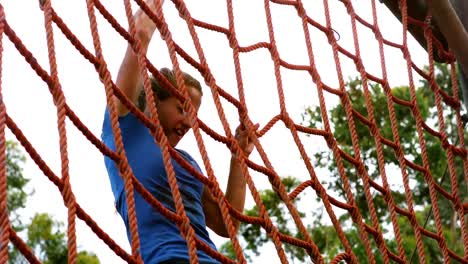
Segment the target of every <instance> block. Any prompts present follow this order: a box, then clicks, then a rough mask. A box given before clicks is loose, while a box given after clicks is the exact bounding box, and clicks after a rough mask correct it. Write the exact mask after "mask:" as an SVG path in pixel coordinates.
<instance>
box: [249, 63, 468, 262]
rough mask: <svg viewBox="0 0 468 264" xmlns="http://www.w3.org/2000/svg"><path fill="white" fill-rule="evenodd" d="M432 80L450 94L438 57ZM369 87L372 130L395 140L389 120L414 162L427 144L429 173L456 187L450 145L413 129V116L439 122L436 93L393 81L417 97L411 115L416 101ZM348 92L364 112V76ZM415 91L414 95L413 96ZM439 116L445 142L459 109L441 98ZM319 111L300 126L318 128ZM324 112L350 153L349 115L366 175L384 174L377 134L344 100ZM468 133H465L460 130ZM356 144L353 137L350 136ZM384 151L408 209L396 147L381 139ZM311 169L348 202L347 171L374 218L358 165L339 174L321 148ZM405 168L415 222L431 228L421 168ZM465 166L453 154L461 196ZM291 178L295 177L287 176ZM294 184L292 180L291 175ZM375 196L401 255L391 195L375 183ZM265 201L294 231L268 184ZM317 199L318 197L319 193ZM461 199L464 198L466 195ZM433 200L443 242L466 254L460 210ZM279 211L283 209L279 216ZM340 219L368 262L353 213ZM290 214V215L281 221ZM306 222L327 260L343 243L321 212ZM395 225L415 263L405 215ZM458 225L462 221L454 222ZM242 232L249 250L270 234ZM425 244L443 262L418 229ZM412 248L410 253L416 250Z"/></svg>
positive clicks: (453, 134) (365, 213)
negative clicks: (317, 170)
mask: <svg viewBox="0 0 468 264" xmlns="http://www.w3.org/2000/svg"><path fill="white" fill-rule="evenodd" d="M435 79H436V82H437V84H438V86H439V87H440V88H441V89H442V90H443V91H444V92H446V93H447V94H449V95H452V94H453V90H452V84H451V76H450V70H449V69H448V67H447V66H446V65H442V64H436V66H435ZM368 89H369V94H370V101H371V103H372V107H373V112H372V113H373V115H374V118H375V123H376V127H375V128H376V129H378V132H379V133H380V135H381V136H382V137H384V138H386V139H388V140H390V141H395V140H396V137H395V135H394V133H393V131H392V125H393V126H394V128H396V129H397V131H398V138H399V142H400V143H401V147H402V150H403V152H404V154H405V158H406V159H408V160H410V161H411V162H413V163H415V164H419V165H422V164H423V155H422V151H421V148H422V146H421V145H422V144H421V142H424V143H425V146H426V153H427V159H428V163H427V164H428V166H429V169H430V172H431V175H432V177H433V178H434V180H435V181H436V182H437V183H439V184H440V185H441V186H442V188H444V189H445V190H446V191H447V192H448V193H453V190H452V184H453V183H452V181H451V177H450V176H449V171H448V158H447V152H446V150H445V149H444V148H443V147H442V142H441V140H440V139H439V138H438V137H436V136H434V135H432V134H430V133H428V132H427V130H423V135H422V139H423V141H421V139H420V137H419V135H418V131H417V125H416V124H417V120H416V117H415V116H417V115H420V117H421V119H422V120H423V121H424V122H425V123H426V124H427V125H429V126H430V127H432V128H433V129H434V130H436V131H439V130H440V129H441V126H440V123H439V120H438V116H437V114H438V113H437V108H436V101H435V97H434V92H433V90H432V89H431V86H430V83H428V82H427V81H421V83H420V85H419V86H418V87H416V88H415V89H413V90H412V89H411V88H410V87H407V86H400V87H395V88H393V89H392V90H391V93H392V95H393V96H394V97H395V98H397V99H399V100H400V101H401V100H405V101H406V102H410V103H411V102H412V103H416V106H417V109H418V111H419V114H416V111H415V108H411V107H409V106H405V105H402V104H396V103H394V104H393V106H389V100H391V99H390V98H389V97H388V96H387V95H386V93H385V92H384V89H383V88H382V87H381V86H380V84H377V83H373V82H369V83H368ZM346 90H347V95H348V98H349V100H350V103H351V107H352V109H354V111H356V112H358V113H359V114H361V115H362V116H364V117H366V118H368V119H369V111H370V109H369V108H368V107H367V105H366V101H365V100H366V98H365V93H364V87H363V84H362V81H361V80H360V79H358V78H354V79H350V80H349V81H348V82H347V89H346ZM412 94H413V95H412ZM391 107H393V109H394V113H395V119H396V122H395V123H394V124H392V122H391V118H390V111H389V108H391ZM442 109H443V111H442V115H443V118H444V121H445V131H446V133H447V136H448V138H447V139H448V141H449V142H450V143H451V144H457V143H458V140H459V135H458V134H457V133H458V131H457V126H456V124H457V123H456V113H455V112H454V111H453V110H451V108H450V107H447V106H446V105H444V104H442ZM323 114H325V113H322V112H321V109H320V108H319V107H309V108H307V109H306V110H305V111H304V114H303V120H304V125H306V126H308V127H311V128H319V129H323V123H322V122H323V120H322V118H323V116H324V115H323ZM326 114H327V116H328V118H329V120H330V121H331V125H332V131H333V135H334V138H335V140H336V142H337V143H338V145H339V148H340V149H341V150H343V151H344V152H346V153H348V154H349V155H351V156H354V155H355V145H353V138H352V135H351V133H350V124H351V120H350V118H352V121H353V122H354V126H355V129H356V134H357V139H358V142H357V143H358V144H359V151H360V158H361V160H362V161H363V163H364V166H365V168H366V172H367V174H368V176H369V177H370V178H371V179H372V180H374V181H377V182H381V181H382V172H383V171H382V168H380V167H379V164H378V159H377V145H376V141H375V140H376V139H375V134H373V133H372V128H371V127H369V126H368V125H367V124H365V123H364V122H363V121H361V120H360V119H359V118H356V116H355V115H353V114H351V116H350V115H349V114H347V111H346V109H345V108H344V107H343V104H338V105H336V106H334V107H332V108H331V109H329V110H328V111H327V113H326ZM463 136H464V137H465V138H466V132H465V135H463ZM354 143H356V142H354ZM383 156H384V160H385V167H384V168H385V172H386V175H387V178H388V181H389V184H391V190H392V192H391V196H392V198H393V200H394V203H395V204H396V205H397V206H399V207H400V208H408V203H407V200H406V193H405V190H404V189H403V185H402V183H401V182H402V176H401V169H400V167H401V164H400V162H399V159H398V156H397V154H396V153H395V150H394V149H393V148H391V147H389V146H387V145H384V146H383ZM312 162H313V163H314V166H315V167H316V168H320V169H324V171H328V172H329V173H328V175H329V177H328V178H327V179H326V180H324V181H323V182H322V184H323V185H324V186H325V187H326V188H327V190H328V192H329V194H331V195H332V196H335V197H337V198H339V199H341V200H344V201H347V199H346V197H347V196H346V195H345V188H344V186H343V181H342V179H341V176H346V177H347V179H348V180H349V182H350V184H351V189H352V192H353V196H354V199H355V202H356V204H357V207H358V208H359V212H360V214H361V215H362V217H363V220H364V221H365V222H366V223H371V219H370V215H369V214H370V210H369V204H368V201H367V199H366V197H365V192H364V183H363V176H364V175H361V174H360V173H359V170H358V169H357V168H356V167H355V166H354V165H353V164H351V163H349V162H347V161H345V160H344V161H343V165H344V171H345V175H340V173H339V171H338V164H337V161H336V157H335V156H334V154H333V152H332V151H331V150H325V151H319V152H317V153H316V154H315V156H314V157H313V159H312ZM406 172H407V174H408V176H409V179H410V187H411V195H412V199H413V202H414V208H415V210H416V219H417V221H418V224H419V225H420V226H424V227H425V229H427V230H429V231H432V232H436V228H435V222H434V216H433V212H432V202H431V200H430V198H429V189H428V184H427V180H426V179H425V175H423V173H421V172H420V171H418V170H414V169H412V168H409V167H407V168H406ZM465 173H467V172H464V169H463V162H462V160H461V159H460V158H458V157H456V158H455V171H454V174H455V179H456V181H457V185H458V190H457V191H458V195H459V197H460V198H462V199H466V197H468V193H467V186H466V182H465ZM291 179H292V181H294V178H292V177H291ZM295 184H297V182H295ZM371 193H372V194H371V195H372V203H373V204H374V206H375V209H376V213H377V216H378V220H379V223H380V227H379V228H380V231H381V232H382V233H383V234H384V238H385V244H386V246H387V247H388V248H389V249H390V250H391V251H392V252H394V253H395V254H397V255H398V247H397V242H396V240H395V237H394V230H393V227H392V223H391V217H390V211H389V207H388V201H386V199H385V198H384V197H383V195H382V194H381V193H380V192H378V191H376V190H375V189H374V190H373V191H372V192H371ZM261 197H262V200H264V201H265V205H266V206H267V209H268V214H269V215H270V216H271V217H272V219H273V221H274V223H275V224H276V225H277V226H278V227H279V230H280V231H281V232H283V233H285V234H289V235H292V236H295V235H296V233H295V231H294V229H291V227H290V226H288V225H287V224H286V225H285V219H286V218H285V216H286V215H288V212H287V211H286V210H285V208H284V207H281V206H279V203H280V199H279V197H277V196H276V194H275V193H274V192H273V191H270V190H266V191H263V192H262V193H261ZM318 199H319V198H318ZM465 202H466V200H465ZM437 204H438V206H439V209H440V218H441V222H442V224H443V233H444V237H445V239H446V241H447V242H448V243H447V244H448V247H449V248H450V249H451V250H453V251H454V252H456V253H457V254H459V255H460V256H463V241H462V236H461V230H460V226H457V217H460V216H458V214H457V212H456V211H455V210H454V208H453V205H452V202H451V201H449V200H448V199H446V198H445V197H443V196H442V195H438V198H437ZM253 212H256V207H254V208H252V209H247V210H246V211H245V213H246V214H247V215H251V214H252V213H253ZM278 215H281V217H279V216H278ZM339 220H340V223H341V226H342V227H343V228H344V231H345V235H346V238H347V239H348V241H349V242H350V245H351V246H352V249H353V252H354V254H355V255H356V257H357V258H358V260H359V262H360V263H367V259H368V256H367V253H366V252H365V250H364V245H363V243H362V240H361V239H360V235H359V234H358V232H357V228H356V226H355V225H356V224H355V223H353V221H352V219H351V217H350V214H349V213H344V214H341V215H340V218H339ZM286 221H287V220H286ZM304 222H309V223H310V222H312V224H310V225H309V226H308V230H309V232H310V234H311V236H312V238H313V240H314V241H315V243H316V244H317V246H318V248H319V250H320V252H321V253H322V255H323V257H324V258H325V260H326V261H330V260H331V259H332V258H333V257H334V256H336V255H337V254H338V253H340V252H343V250H344V249H343V246H342V243H341V241H340V240H339V238H338V236H337V234H336V231H335V229H334V227H333V226H331V225H329V223H327V222H326V221H324V220H323V218H322V215H321V212H313V219H312V221H311V220H310V219H309V220H307V221H304ZM397 222H398V228H399V229H400V233H401V237H402V240H403V247H404V251H405V255H406V258H407V259H408V261H409V260H410V259H412V263H419V259H418V254H417V252H416V253H415V248H416V237H415V233H414V230H413V227H412V225H411V223H410V221H409V219H408V218H407V217H406V216H402V215H398V216H397ZM458 225H459V224H458ZM240 234H241V235H242V238H243V240H244V241H245V243H244V244H245V245H246V247H245V252H246V254H247V255H249V254H252V253H253V254H256V255H258V254H259V251H260V248H259V247H260V246H262V245H263V244H264V243H266V242H267V241H268V239H269V238H268V237H267V236H266V235H265V233H264V232H263V233H262V231H261V230H260V227H255V226H252V225H241V228H240ZM369 240H370V241H371V247H372V251H373V253H374V255H375V258H376V261H377V263H382V254H381V252H380V250H379V249H378V247H377V244H376V242H375V241H374V238H373V237H372V236H369ZM422 240H423V241H422V242H423V244H424V251H425V257H426V261H427V263H442V262H443V259H442V253H441V249H440V248H439V246H438V244H437V241H436V240H434V239H431V238H429V237H426V236H423V239H422ZM285 250H286V252H287V253H288V255H289V256H290V258H291V259H292V260H298V261H299V262H301V263H302V262H303V261H304V260H306V259H307V255H305V252H304V251H303V250H301V249H298V248H296V247H293V246H290V245H287V244H285ZM413 255H414V256H413Z"/></svg>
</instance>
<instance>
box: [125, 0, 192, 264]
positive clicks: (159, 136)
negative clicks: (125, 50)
mask: <svg viewBox="0 0 468 264" xmlns="http://www.w3.org/2000/svg"><path fill="white" fill-rule="evenodd" d="M152 1H155V2H154V3H155V4H156V6H155V7H156V10H155V11H156V14H158V16H159V17H160V19H161V21H162V28H161V35H163V36H164V39H165V40H166V44H167V46H168V48H169V52H170V57H171V61H172V64H173V65H174V68H175V69H176V80H177V87H178V89H181V90H182V91H185V92H187V91H186V87H185V83H184V80H183V76H182V73H181V72H180V70H179V67H178V64H177V58H176V55H175V50H174V45H173V42H172V36H171V33H170V31H169V29H168V28H167V24H166V22H165V19H164V14H163V12H162V4H161V2H160V1H158V0H152ZM124 3H125V11H126V15H127V18H128V21H129V28H130V34H131V35H132V36H136V35H135V34H136V31H135V25H134V21H133V19H132V11H131V6H130V1H129V0H124ZM135 52H136V54H137V57H138V64H139V67H140V70H141V72H140V74H141V76H142V77H143V83H144V85H143V87H144V89H145V94H146V100H147V101H148V102H154V94H153V90H152V89H151V84H150V82H149V78H148V75H147V73H146V61H145V60H144V57H143V53H142V50H141V46H140V42H139V41H138V39H136V42H135ZM188 98H189V97H188V96H186V97H185V102H184V105H186V104H187V103H189V102H188V101H190V99H188ZM148 106H149V108H150V114H151V118H152V119H153V122H155V123H156V132H155V134H153V136H154V137H155V140H156V143H157V144H158V145H159V146H160V147H161V151H162V155H163V162H164V167H165V169H166V175H167V179H168V182H169V186H170V188H171V192H172V197H173V199H174V203H175V207H176V212H177V214H178V215H179V216H181V217H182V219H183V223H182V224H181V225H179V229H180V233H181V235H182V237H184V238H185V240H186V242H187V246H188V251H189V257H190V263H198V255H197V247H196V242H195V238H196V236H195V231H194V230H193V228H192V226H191V225H190V219H189V218H188V216H187V214H186V212H185V209H184V203H183V200H182V197H181V195H180V191H179V187H178V183H177V178H176V175H175V172H174V168H173V165H172V162H171V155H170V154H169V148H170V147H171V146H169V142H168V140H167V137H166V135H165V134H164V131H163V130H162V127H161V125H160V123H159V117H158V111H157V109H156V104H154V103H150V104H148Z"/></svg>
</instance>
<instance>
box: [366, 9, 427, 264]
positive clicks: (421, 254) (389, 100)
mask: <svg viewBox="0 0 468 264" xmlns="http://www.w3.org/2000/svg"><path fill="white" fill-rule="evenodd" d="M372 17H373V19H374V28H376V30H375V31H374V33H375V36H376V38H377V40H378V42H379V54H380V65H381V68H382V79H383V80H384V84H383V85H382V87H383V89H384V93H385V94H386V95H387V96H386V98H387V109H388V112H389V117H390V124H391V129H392V134H393V139H394V142H395V143H396V145H397V151H396V153H395V154H396V156H397V159H398V162H399V164H400V168H401V170H400V171H401V175H402V178H403V186H404V189H405V198H406V202H407V204H408V210H409V212H410V213H411V217H410V219H409V220H410V223H411V225H412V228H413V231H414V232H415V236H416V238H417V239H416V247H417V250H418V256H419V259H420V261H421V262H422V263H425V255H424V247H423V244H422V243H421V242H422V240H421V231H420V229H419V225H418V223H417V221H416V218H415V215H416V213H415V211H414V206H413V196H412V191H411V188H410V185H409V177H408V172H407V168H406V162H405V154H404V152H403V149H402V146H401V141H400V135H399V132H398V121H397V119H396V114H395V106H394V102H393V100H392V99H393V95H392V91H391V88H390V85H389V82H388V75H387V67H386V60H385V53H384V46H383V40H382V35H381V32H380V29H379V28H378V20H377V10H376V4H375V0H372ZM384 184H385V185H386V186H387V187H385V189H386V190H387V193H388V195H390V196H391V190H390V189H389V187H388V183H384ZM394 208H395V203H394V201H393V200H392V205H391V209H392V210H391V217H392V224H393V226H394V229H395V238H396V239H397V244H398V251H399V252H400V255H399V256H400V258H401V259H403V260H405V261H407V260H406V255H405V252H404V249H403V245H402V242H401V234H400V230H399V228H398V223H397V224H396V227H395V220H394V218H396V216H395V215H394V214H395V210H394Z"/></svg>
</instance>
